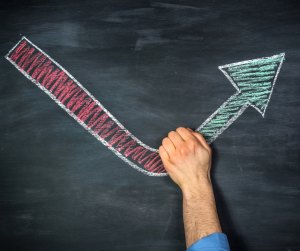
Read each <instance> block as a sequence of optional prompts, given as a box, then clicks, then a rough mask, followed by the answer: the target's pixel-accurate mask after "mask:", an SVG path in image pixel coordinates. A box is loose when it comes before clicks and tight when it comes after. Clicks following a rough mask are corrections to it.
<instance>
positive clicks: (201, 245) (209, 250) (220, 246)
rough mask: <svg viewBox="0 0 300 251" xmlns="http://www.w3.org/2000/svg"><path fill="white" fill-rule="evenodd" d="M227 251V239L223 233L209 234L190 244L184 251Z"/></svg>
mask: <svg viewBox="0 0 300 251" xmlns="http://www.w3.org/2000/svg"><path fill="white" fill-rule="evenodd" d="M199 250H201V251H229V250H230V249H229V243H228V240H227V237H226V235H225V234H223V233H215V234H210V235H208V236H206V237H203V238H201V239H200V240H199V241H197V242H195V243H194V244H192V245H191V246H190V247H189V248H188V249H187V250H186V251H199Z"/></svg>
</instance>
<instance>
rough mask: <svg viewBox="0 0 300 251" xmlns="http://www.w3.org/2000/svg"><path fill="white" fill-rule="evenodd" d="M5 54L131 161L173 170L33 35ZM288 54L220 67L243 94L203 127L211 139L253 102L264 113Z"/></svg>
mask: <svg viewBox="0 0 300 251" xmlns="http://www.w3.org/2000/svg"><path fill="white" fill-rule="evenodd" d="M5 58H6V59H7V60H9V61H10V62H11V63H12V64H13V65H14V66H15V67H16V68H17V69H19V70H20V72H21V73H22V74H24V75H25V76H26V77H27V78H28V79H30V80H31V81H32V82H33V83H35V84H36V85H37V86H38V87H39V88H41V89H42V90H43V91H44V92H45V93H47V94H48V95H49V96H50V97H51V98H52V99H53V100H54V101H55V102H56V103H57V104H58V105H59V106H60V107H62V108H63V109H64V110H65V111H66V112H67V113H68V114H69V115H70V116H72V117H73V118H74V119H75V120H76V121H77V122H78V123H79V124H80V125H82V126H83V127H84V128H85V129H86V130H87V131H88V132H90V133H91V134H92V135H93V136H94V137H95V138H97V139H98V140H99V141H101V142H102V143H103V144H104V145H105V146H108V148H109V149H110V150H112V151H113V152H114V153H115V154H116V155H117V156H118V157H120V158H121V159H122V160H124V161H125V162H126V163H128V164H129V165H130V166H132V167H133V168H135V169H137V170H138V171H141V172H143V173H145V174H147V175H150V176H165V175H167V173H166V170H165V168H164V166H163V164H162V161H161V159H160V156H159V154H158V150H157V149H154V148H151V147H149V146H147V145H146V144H144V143H143V142H141V141H140V140H138V139H137V138H136V137H134V136H133V135H132V134H131V133H130V132H129V131H128V130H126V129H125V128H124V127H123V126H122V124H121V123H120V122H119V121H118V120H117V119H116V118H115V117H113V115H112V114H110V113H109V112H108V111H107V110H106V109H105V108H104V107H103V105H102V104H101V103H100V102H99V101H98V100H96V99H95V97H94V96H93V95H92V94H91V93H89V92H88V91H87V90H86V89H85V88H84V87H83V86H82V85H81V84H80V83H79V82H78V81H77V80H76V79H75V78H74V77H73V76H72V75H71V74H70V73H68V72H67V71H66V70H65V69H64V68H63V67H61V66H60V65H59V64H58V63H57V62H55V61H54V60H53V59H52V58H50V57H49V56H48V55H47V54H46V53H45V52H43V51H42V50H41V49H39V48H38V47H37V46H35V45H34V44H33V43H31V42H30V41H29V40H28V39H26V38H25V37H23V38H22V39H21V41H19V43H18V44H17V45H16V46H15V47H13V48H12V49H11V50H10V51H9V53H8V54H7V55H6V57H5ZM283 59H284V53H282V54H279V55H275V56H273V57H268V58H260V59H255V60H250V61H243V62H239V63H234V64H230V65H224V66H220V67H219V68H220V70H221V71H222V72H223V73H224V74H225V76H226V77H227V78H228V79H229V81H230V82H231V83H232V84H233V86H234V87H235V88H236V89H237V93H235V94H234V95H232V96H231V97H230V98H229V99H228V100H227V101H226V102H225V103H224V104H223V105H222V106H221V107H220V108H219V109H218V110H217V111H216V112H214V113H213V114H212V115H211V116H210V117H209V118H208V119H207V120H206V121H205V122H204V123H203V124H202V125H201V126H200V127H199V128H198V129H197V131H198V132H200V133H202V134H203V136H204V137H205V138H206V140H207V142H208V143H211V142H212V141H213V140H215V139H216V138H217V137H218V135H220V134H221V133H222V132H223V131H224V130H225V129H226V128H227V127H228V126H229V125H230V124H231V123H233V121H234V120H236V119H237V118H238V116H239V115H241V114H242V113H243V111H244V110H245V109H246V108H247V107H248V106H250V105H251V106H253V107H254V108H255V109H257V110H258V111H259V112H260V113H261V114H262V115H263V116H264V113H265V110H266V107H267V105H268V102H269V100H270V96H271V94H272V90H273V87H274V84H275V81H276V79H277V75H278V73H279V70H280V67H281V65H282V62H283Z"/></svg>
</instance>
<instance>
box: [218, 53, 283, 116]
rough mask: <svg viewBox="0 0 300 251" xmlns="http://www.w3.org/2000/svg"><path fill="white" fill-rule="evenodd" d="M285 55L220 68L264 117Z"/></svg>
mask: <svg viewBox="0 0 300 251" xmlns="http://www.w3.org/2000/svg"><path fill="white" fill-rule="evenodd" d="M284 55H285V54H284V53H281V54H278V55H275V56H272V57H265V58H258V59H253V60H248V61H243V62H238V63H233V64H228V65H223V66H219V69H220V70H221V71H222V72H223V73H224V74H225V76H226V77H227V78H228V79H229V81H230V82H231V83H232V85H233V86H234V87H235V88H236V89H237V90H238V92H239V93H240V94H241V98H242V99H244V100H245V102H247V101H248V102H250V104H251V105H252V106H253V107H254V108H255V109H256V110H258V111H259V112H260V113H261V114H262V116H264V114H265V111H266V108H267V106H268V103H269V100H270V98H271V95H272V91H273V88H274V85H275V82H276V79H277V76H278V73H279V71H280V68H281V65H282V62H283V60H284Z"/></svg>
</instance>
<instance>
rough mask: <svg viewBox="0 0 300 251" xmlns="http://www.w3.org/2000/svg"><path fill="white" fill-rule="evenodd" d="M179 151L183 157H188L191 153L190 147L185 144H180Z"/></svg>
mask: <svg viewBox="0 0 300 251" xmlns="http://www.w3.org/2000/svg"><path fill="white" fill-rule="evenodd" d="M178 151H179V153H180V155H181V156H182V157H186V156H188V154H189V149H188V148H187V147H186V146H184V145H180V146H178Z"/></svg>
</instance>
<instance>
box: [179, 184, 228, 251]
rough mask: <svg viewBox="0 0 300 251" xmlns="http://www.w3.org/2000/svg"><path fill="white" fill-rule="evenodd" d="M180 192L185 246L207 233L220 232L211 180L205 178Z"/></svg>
mask: <svg viewBox="0 0 300 251" xmlns="http://www.w3.org/2000/svg"><path fill="white" fill-rule="evenodd" d="M182 192H183V221H184V230H185V238H186V247H187V248H188V247H189V246H191V245H192V244H193V243H195V242H196V241H198V240H200V239H201V238H203V237H205V236H207V235H210V234H213V233H222V229H221V225H220V221H219V217H218V214H217V208H216V203H215V197H214V194H213V189H212V185H211V182H210V181H209V180H206V181H204V182H201V184H199V185H197V186H192V187H190V188H185V189H183V191H182Z"/></svg>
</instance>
